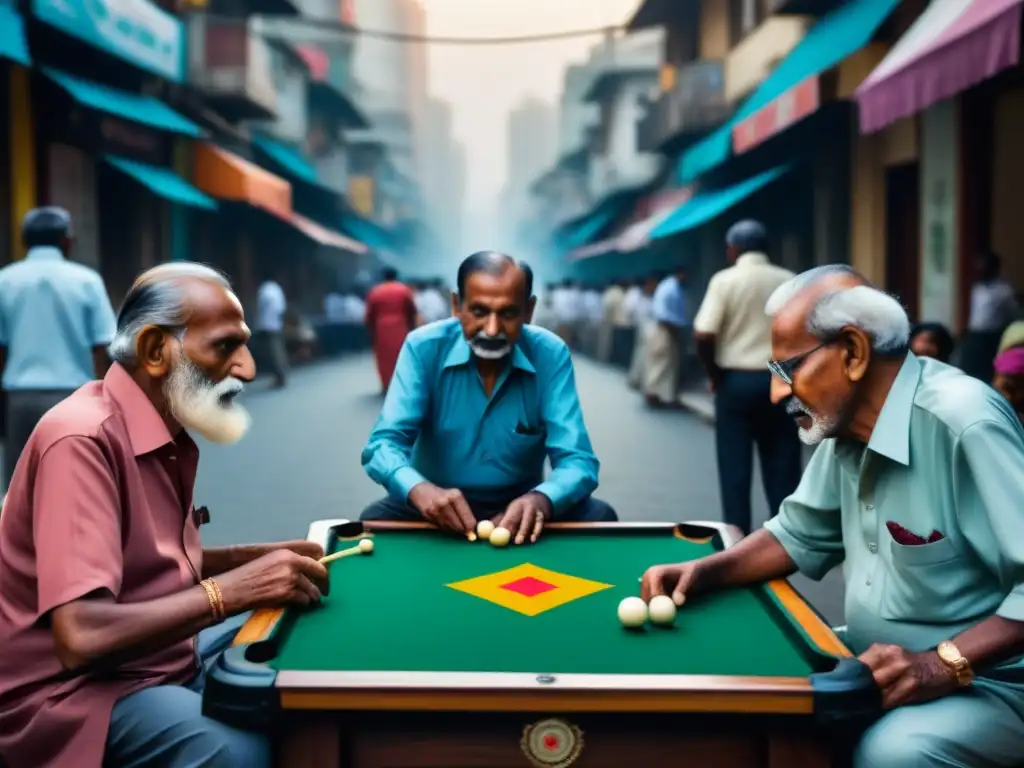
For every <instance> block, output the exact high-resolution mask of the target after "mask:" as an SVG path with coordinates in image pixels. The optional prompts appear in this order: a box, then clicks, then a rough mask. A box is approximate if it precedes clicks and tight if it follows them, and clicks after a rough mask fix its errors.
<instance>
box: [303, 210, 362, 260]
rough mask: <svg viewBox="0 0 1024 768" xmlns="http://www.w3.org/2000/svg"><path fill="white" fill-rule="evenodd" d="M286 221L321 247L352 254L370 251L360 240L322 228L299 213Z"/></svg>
mask: <svg viewBox="0 0 1024 768" xmlns="http://www.w3.org/2000/svg"><path fill="white" fill-rule="evenodd" d="M285 221H287V222H288V223H290V224H291V225H292V226H294V227H295V228H296V229H297V230H299V231H300V232H302V234H304V235H305V236H306V237H308V238H309V239H310V240H314V241H315V242H317V243H320V245H326V246H328V247H330V248H340V249H341V250H343V251H351V252H352V253H366V252H367V251H368V250H370V249H369V248H367V247H366V245H364V244H363V243H360V242H359V241H358V240H353V239H352V238H351V237H345V235H343V234H341V233H340V232H335V231H334V230H333V229H328V228H327V227H323V226H320V225H319V224H317V223H316V222H315V221H311V220H310V219H307V218H306V217H305V216H300V215H299V214H297V213H292V215H291V216H289V217H287V218H286V219H285Z"/></svg>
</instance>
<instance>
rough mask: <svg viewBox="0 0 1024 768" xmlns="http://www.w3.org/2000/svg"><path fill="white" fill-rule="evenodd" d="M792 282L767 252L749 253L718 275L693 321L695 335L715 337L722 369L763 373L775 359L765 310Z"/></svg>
mask: <svg viewBox="0 0 1024 768" xmlns="http://www.w3.org/2000/svg"><path fill="white" fill-rule="evenodd" d="M791 277H793V273H792V272H790V271H789V270H788V269H784V268H783V267H779V266H776V265H775V264H772V263H771V262H770V261H769V260H768V257H767V256H766V255H765V254H763V253H756V252H750V253H745V254H743V255H742V256H740V257H739V258H738V259H737V260H736V264H735V265H733V266H731V267H728V268H727V269H723V270H722V271H721V272H718V273H716V274H715V276H714V277H712V278H711V282H709V283H708V289H707V291H706V292H705V293H704V300H703V301H702V302H701V304H700V309H699V310H698V311H697V316H696V317H695V318H694V319H693V330H695V331H696V332H697V333H707V334H711V335H713V336H714V337H715V342H716V343H715V362H716V363H717V364H718V367H719V368H724V369H727V370H728V369H732V370H740V371H764V370H765V364H766V363H767V362H768V360H769V358H771V355H772V319H771V318H770V317H768V315H766V314H765V311H764V305H765V304H766V303H767V302H768V298H769V297H770V296H771V295H772V293H774V291H775V289H776V288H778V287H779V286H780V285H782V284H783V283H784V282H786V281H787V280H789V279H790V278H791Z"/></svg>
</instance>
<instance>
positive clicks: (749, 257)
mask: <svg viewBox="0 0 1024 768" xmlns="http://www.w3.org/2000/svg"><path fill="white" fill-rule="evenodd" d="M769 263H770V262H769V260H768V254H766V253H761V252H760V251H747V252H746V253H744V254H743V255H742V256H740V257H739V258H738V259H736V266H737V267H752V266H757V265H761V264H769Z"/></svg>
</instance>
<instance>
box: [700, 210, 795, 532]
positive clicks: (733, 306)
mask: <svg viewBox="0 0 1024 768" xmlns="http://www.w3.org/2000/svg"><path fill="white" fill-rule="evenodd" d="M725 242H726V259H727V260H728V262H729V263H730V265H731V266H729V267H727V268H725V269H723V270H722V271H721V272H718V273H717V274H716V275H715V276H714V277H712V278H711V282H710V283H709V284H708V289H707V292H706V293H705V294H704V300H703V302H701V306H700V310H699V311H698V312H697V317H696V318H694V321H693V329H694V338H695V340H696V344H697V356H698V357H699V358H700V361H701V362H702V363H703V364H704V368H705V369H706V370H707V373H708V380H709V383H710V386H711V390H712V392H714V394H715V442H716V444H717V449H718V480H719V486H720V488H721V495H722V511H723V516H724V518H725V522H726V523H729V524H731V525H735V526H737V527H739V528H740V529H741V530H743V531H744V532H746V533H749V532H750V530H751V519H750V516H751V510H750V489H751V488H750V486H751V482H752V479H753V473H754V447H755V446H756V447H757V455H758V457H759V459H760V462H761V479H762V482H763V483H764V492H765V496H766V497H767V499H768V509H769V513H770V514H771V515H772V516H774V515H775V514H776V513H778V511H779V506H780V505H781V504H782V501H783V499H785V498H786V497H787V496H789V495H790V494H791V493H793V491H795V490H796V487H797V485H798V484H799V482H800V474H801V465H800V460H801V450H800V439H799V437H798V436H797V428H796V424H795V423H794V421H793V419H792V418H791V417H790V416H789V415H788V414H787V413H786V411H785V409H784V408H783V407H782V406H779V405H772V402H771V397H770V389H771V373H770V372H769V371H768V368H767V363H768V360H769V359H770V358H771V348H772V347H771V338H772V334H771V318H770V317H768V316H767V315H766V314H765V313H764V306H765V302H767V301H768V297H769V296H771V295H772V293H773V292H774V291H775V289H776V288H778V287H779V286H780V285H782V284H783V283H785V282H786V281H787V280H789V279H790V278H792V277H793V273H792V272H790V271H789V270H788V269H783V268H782V267H779V266H776V265H774V264H772V263H771V261H769V260H768V256H767V254H766V251H767V249H768V237H767V234H766V232H765V229H764V227H763V226H762V225H761V224H760V223H758V222H756V221H752V220H746V221H740V222H738V223H736V224H734V225H733V226H732V227H731V228H730V229H729V231H728V233H727V234H726V236H725Z"/></svg>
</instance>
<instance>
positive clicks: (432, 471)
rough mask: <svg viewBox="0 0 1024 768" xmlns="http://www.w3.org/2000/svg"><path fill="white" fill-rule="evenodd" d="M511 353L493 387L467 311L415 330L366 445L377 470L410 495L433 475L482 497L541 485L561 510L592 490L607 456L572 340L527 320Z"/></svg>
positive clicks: (505, 498) (398, 492) (369, 464)
mask: <svg viewBox="0 0 1024 768" xmlns="http://www.w3.org/2000/svg"><path fill="white" fill-rule="evenodd" d="M509 362H510V365H509V366H508V367H507V369H506V370H505V372H504V373H503V374H502V375H501V377H500V378H499V379H498V382H497V384H496V386H495V387H494V391H493V392H492V393H491V396H490V397H488V396H487V395H486V394H485V392H484V388H483V384H482V382H481V380H480V376H479V374H478V373H477V370H476V366H475V365H474V363H473V357H472V353H471V351H470V348H469V344H468V343H467V342H466V340H465V338H464V337H463V334H462V327H461V326H460V325H459V322H458V320H457V319H450V320H445V321H442V322H440V323H434V324H433V325H429V326H424V327H422V328H419V329H417V330H416V331H414V332H413V333H411V334H409V336H408V338H407V339H406V341H405V344H404V345H403V347H402V351H401V354H400V355H399V357H398V366H397V368H396V370H395V376H394V378H393V379H392V381H391V386H390V387H389V388H388V393H387V397H386V398H385V400H384V406H383V408H382V409H381V415H380V418H379V419H378V420H377V424H376V425H375V426H374V428H373V432H372V433H371V434H370V439H369V441H368V442H367V444H366V447H365V448H364V449H363V457H362V458H363V467H364V468H365V469H366V472H367V473H368V474H369V476H370V477H371V478H372V479H373V480H374V481H375V482H376V483H379V484H380V485H382V486H384V487H385V488H387V489H388V491H389V493H390V494H391V496H393V497H394V498H397V499H402V500H404V499H406V498H407V497H408V495H409V491H410V490H411V489H412V488H413V486H415V485H416V484H418V483H420V482H423V481H424V480H428V481H429V482H431V483H434V484H435V485H439V486H441V487H442V488H458V489H460V490H461V491H462V492H463V493H464V494H465V495H466V497H467V498H468V499H469V500H470V501H471V502H472V501H480V502H482V503H490V502H494V503H507V502H509V501H511V500H512V499H513V498H516V497H517V496H521V495H522V494H524V493H528V492H529V491H533V490H535V491H539V492H540V493H543V494H544V495H545V496H547V497H548V498H549V499H550V500H551V502H552V505H553V508H554V512H555V517H556V518H557V517H558V514H559V513H560V512H561V511H563V510H565V509H567V508H569V507H571V506H572V505H573V504H575V503H577V502H579V501H581V500H583V499H584V498H586V497H587V496H589V495H590V494H591V493H592V492H593V491H594V489H595V488H597V475H598V467H599V465H598V461H597V457H596V456H594V451H593V449H592V448H591V445H590V437H589V435H588V434H587V428H586V426H585V425H584V423H583V412H582V410H581V409H580V402H579V397H578V396H577V393H576V380H575V376H574V374H573V367H572V358H571V356H570V354H569V349H568V347H566V345H565V343H564V342H563V341H562V340H561V339H559V338H558V337H557V336H555V335H554V334H553V333H551V332H550V331H546V330H544V329H543V328H538V327H536V326H530V325H527V326H524V327H523V331H522V335H521V336H520V338H519V342H518V344H517V345H516V346H515V347H514V349H513V351H512V353H511V360H510V361H509ZM545 458H549V459H550V461H551V468H552V472H551V475H550V477H549V478H548V479H547V480H544V477H543V472H544V460H545Z"/></svg>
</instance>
